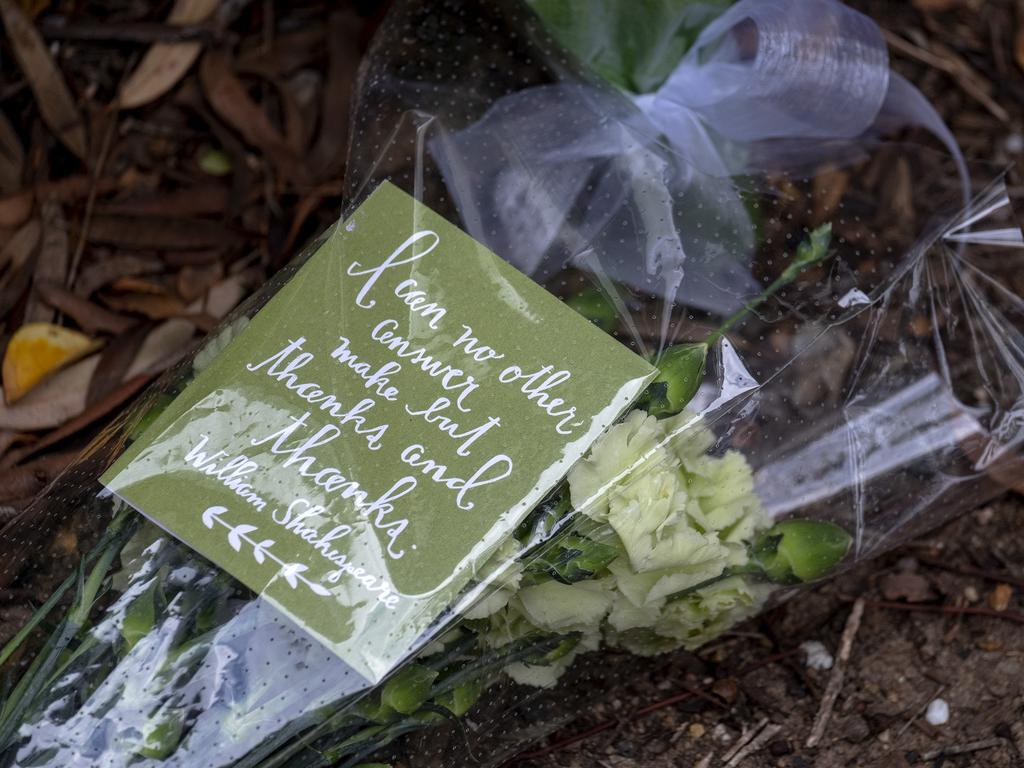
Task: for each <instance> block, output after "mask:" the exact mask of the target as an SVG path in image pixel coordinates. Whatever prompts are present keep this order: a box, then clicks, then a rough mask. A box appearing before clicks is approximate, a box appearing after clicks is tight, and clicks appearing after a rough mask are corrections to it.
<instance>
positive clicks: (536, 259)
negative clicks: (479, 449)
mask: <svg viewBox="0 0 1024 768" xmlns="http://www.w3.org/2000/svg"><path fill="white" fill-rule="evenodd" d="M908 125H919V126H923V127H925V128H927V129H928V130H929V131H931V132H932V133H933V134H935V135H936V136H937V137H938V138H939V139H940V140H941V141H942V143H943V144H945V146H946V147H947V148H948V150H949V152H950V154H951V155H952V156H953V158H954V159H955V162H956V165H957V169H958V172H959V174H960V177H961V182H962V185H963V188H964V195H965V200H966V195H967V191H968V187H967V173H966V167H965V165H964V161H963V157H962V154H961V152H960V150H959V148H958V146H957V144H956V141H955V140H954V138H953V136H952V134H951V133H950V132H949V130H948V128H947V127H946V126H945V124H944V123H943V122H942V119H941V118H940V117H939V115H938V114H937V113H936V112H935V110H934V109H933V108H932V106H931V104H929V102H928V101H927V100H926V99H925V97H924V96H923V95H922V94H921V93H920V92H919V91H918V90H917V89H916V88H914V87H913V86H912V85H911V84H910V83H908V82H907V81H906V80H905V79H903V78H902V77H900V76H899V75H897V74H896V73H894V72H892V71H891V70H890V68H889V59H888V54H887V50H886V46H885V41H884V38H883V36H882V33H881V31H880V30H879V28H878V26H877V25H876V24H875V23H874V22H873V21H872V20H871V19H870V18H868V17H867V16H864V15H863V14H861V13H858V12H857V11H855V10H853V9H851V8H848V7H847V6H845V5H843V4H842V3H840V2H838V0H741V2H738V3H736V4H735V5H733V6H731V7H730V8H729V9H728V10H727V11H726V12H725V13H724V14H723V15H722V16H720V17H719V18H718V19H717V20H715V21H714V22H713V23H712V24H710V25H709V26H708V27H707V28H706V29H705V30H704V31H703V33H702V34H701V35H700V37H699V38H698V39H697V41H696V43H695V44H694V45H693V47H692V48H691V49H690V50H689V51H688V52H687V54H686V55H685V56H684V58H683V59H682V60H681V61H680V63H679V64H678V66H677V67H676V69H675V70H674V71H673V72H672V74H671V75H670V76H669V78H668V79H667V80H666V81H665V83H664V84H663V85H662V86H661V87H660V88H658V90H657V91H655V92H654V93H651V94H644V95H639V96H633V97H629V96H627V95H624V94H623V93H621V92H619V91H617V90H615V89H613V88H611V87H607V86H605V85H602V84H592V83H578V82H575V83H566V82H563V83H557V84H553V85H544V86H538V87H532V88H527V89H524V90H521V91H518V92H515V93H513V94H510V95H508V96H505V97H503V98H501V99H499V100H498V101H497V102H496V103H495V104H493V105H492V106H491V108H490V109H489V110H488V111H487V113H486V114H485V115H484V116H483V117H482V118H481V119H480V120H479V121H478V122H476V123H475V124H473V125H471V126H470V127H468V128H465V129H463V130H461V131H458V132H455V133H453V134H442V135H441V136H439V137H437V138H435V139H434V140H432V142H431V151H432V153H433V155H434V157H435V159H436V160H437V162H438V164H439V166H440V168H441V170H442V173H443V174H444V176H445V180H446V182H447V185H448V188H449V190H450V192H451V193H452V195H453V197H454V200H455V203H456V205H457V207H458V208H459V212H460V214H461V216H462V218H463V223H464V225H465V227H466V229H467V231H468V232H469V233H470V234H471V235H473V236H474V237H476V238H477V239H479V240H481V241H482V242H484V243H486V244H487V245H488V246H489V247H491V248H492V249H493V250H494V251H495V252H497V253H498V254H500V255H501V256H503V257H504V258H506V259H507V260H509V261H510V262H512V263H513V264H515V265H516V266H517V267H519V269H521V270H522V271H524V272H526V273H527V274H530V275H531V276H533V277H534V278H535V279H537V280H541V281H542V280H544V279H545V278H547V277H549V276H551V275H553V274H556V273H557V272H558V271H560V270H561V269H562V268H563V267H564V266H565V265H566V264H571V265H573V266H576V267H579V268H581V269H584V270H587V271H589V272H591V273H592V274H594V275H596V276H597V278H598V279H599V280H602V281H608V280H613V281H614V280H617V281H622V282H625V283H627V284H629V285H632V286H633V287H634V288H637V289H638V290H642V291H646V292H650V293H656V294H660V295H661V296H662V297H663V298H664V300H665V301H666V302H673V301H675V300H682V301H684V302H685V303H687V304H689V305H692V306H696V307H699V308H703V309H708V310H711V311H716V312H731V311H734V310H735V309H736V308H738V307H739V306H741V305H742V303H743V301H744V300H745V299H746V298H747V297H749V296H750V295H751V294H753V293H756V292H757V288H758V286H757V284H756V282H755V281H754V278H753V277H752V276H751V275H750V270H749V266H750V264H749V262H750V254H751V253H752V252H753V248H754V228H753V225H752V223H751V221H750V217H749V215H748V213H747V210H746V208H745V206H744V204H743V202H742V199H741V198H740V194H739V192H738V190H737V186H736V184H735V182H734V181H733V177H735V176H737V175H740V174H750V173H768V172H780V171H787V172H791V171H798V170H800V169H803V168H813V166H814V165H815V164H817V163H821V162H823V161H826V160H827V161H829V162H832V163H841V162H849V161H851V160H853V159H855V158H858V157H862V156H863V150H864V147H865V146H866V145H869V144H870V143H872V142H874V141H876V140H877V139H878V138H879V137H880V136H881V135H882V134H884V133H887V132H890V131H892V130H894V129H897V128H899V127H902V126H908ZM638 253H640V254H642V258H637V254H638ZM666 314H667V313H666Z"/></svg>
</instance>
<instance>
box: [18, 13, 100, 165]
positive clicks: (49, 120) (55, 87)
mask: <svg viewBox="0 0 1024 768" xmlns="http://www.w3.org/2000/svg"><path fill="white" fill-rule="evenodd" d="M0 17H3V21H4V32H5V33H6V35H7V39H8V40H10V42H11V48H12V49H13V50H14V56H15V58H16V59H17V60H18V64H19V65H20V66H21V71H22V73H23V74H24V75H25V79H26V80H28V84H29V87H30V88H31V89H32V92H33V93H34V94H35V97H36V104H37V105H38V107H39V113H40V115H42V118H43V121H44V122H45V123H46V124H47V125H48V126H49V127H50V128H51V129H52V130H53V132H54V133H55V134H57V137H58V138H59V139H60V140H61V142H63V143H64V145H65V146H66V147H67V148H68V149H70V150H71V151H72V152H74V153H75V154H76V155H77V156H78V157H79V158H83V159H84V158H85V153H86V151H87V142H86V138H85V126H84V124H83V123H82V116H81V115H80V114H79V113H78V109H77V108H76V107H75V102H74V99H73V98H72V96H71V91H70V90H68V86H67V83H66V82H64V76H63V75H62V74H61V72H60V70H59V69H58V68H57V64H56V63H55V62H54V60H53V57H52V56H50V51H49V49H48V48H47V47H46V43H45V42H43V38H42V36H40V34H39V32H38V31H37V30H36V28H35V26H34V25H33V24H32V22H31V21H30V20H29V19H28V17H26V16H25V14H24V12H23V11H22V10H21V8H20V7H19V6H18V3H16V2H15V1H14V0H0Z"/></svg>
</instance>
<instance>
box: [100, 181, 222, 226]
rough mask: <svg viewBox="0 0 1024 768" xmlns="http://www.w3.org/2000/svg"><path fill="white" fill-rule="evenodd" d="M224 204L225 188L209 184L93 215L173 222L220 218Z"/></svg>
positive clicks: (111, 206)
mask: <svg viewBox="0 0 1024 768" xmlns="http://www.w3.org/2000/svg"><path fill="white" fill-rule="evenodd" d="M227 203H228V188H227V187H225V186H224V185H223V184H220V183H216V182H211V183H207V184H196V185H194V186H191V187H185V188H183V189H178V190H175V191H174V192H170V193H168V194H165V195H159V196H156V195H149V196H147V197H136V198H129V199H127V200H119V201H117V202H114V203H107V204H105V205H98V206H96V212H97V213H101V214H120V215H122V216H159V217H161V218H175V219H177V218H183V217H187V216H204V215H211V214H222V213H223V212H224V208H225V207H226V206H227Z"/></svg>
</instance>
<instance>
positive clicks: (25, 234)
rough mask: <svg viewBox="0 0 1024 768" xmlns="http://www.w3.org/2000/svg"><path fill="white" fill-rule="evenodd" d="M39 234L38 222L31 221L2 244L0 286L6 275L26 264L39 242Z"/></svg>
mask: <svg viewBox="0 0 1024 768" xmlns="http://www.w3.org/2000/svg"><path fill="white" fill-rule="evenodd" d="M41 233H42V227H41V226H40V224H39V220H38V219H32V221H30V222H28V223H27V224H24V225H22V226H21V227H20V228H19V229H18V230H17V231H16V232H15V233H14V234H13V235H11V237H10V239H9V240H8V241H7V242H6V243H4V247H3V248H0V272H2V273H3V275H4V278H0V285H2V284H3V282H4V280H6V276H7V275H9V274H10V273H11V272H12V271H14V270H17V269H19V268H20V267H21V266H22V265H24V264H25V263H26V262H28V258H29V256H31V255H32V251H34V250H35V247H36V244H37V243H38V242H39V237H40V234H41Z"/></svg>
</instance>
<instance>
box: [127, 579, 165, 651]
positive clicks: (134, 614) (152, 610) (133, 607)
mask: <svg viewBox="0 0 1024 768" xmlns="http://www.w3.org/2000/svg"><path fill="white" fill-rule="evenodd" d="M158 581H159V577H154V578H153V579H152V580H151V581H150V584H149V586H148V587H146V589H145V590H144V591H143V592H142V593H141V594H140V595H139V596H138V597H137V598H136V599H135V600H133V601H132V602H131V603H130V604H129V605H128V608H126V609H125V612H124V621H123V622H122V624H121V636H122V637H124V642H125V653H127V652H128V651H130V650H131V649H132V648H134V647H135V644H136V643H138V642H139V640H141V639H142V638H144V637H145V636H146V635H148V634H149V633H150V632H152V631H153V626H154V625H155V624H156V591H157V582H158Z"/></svg>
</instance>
